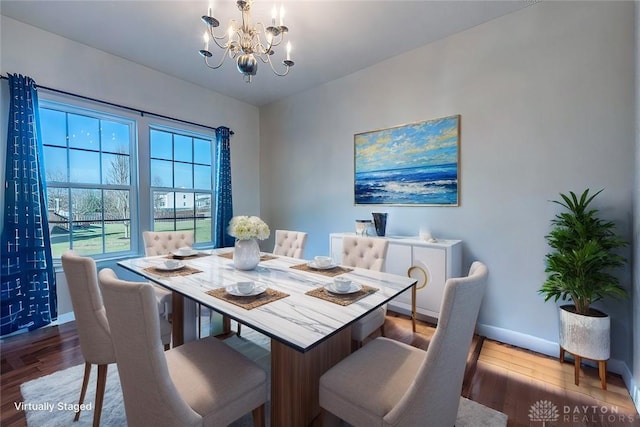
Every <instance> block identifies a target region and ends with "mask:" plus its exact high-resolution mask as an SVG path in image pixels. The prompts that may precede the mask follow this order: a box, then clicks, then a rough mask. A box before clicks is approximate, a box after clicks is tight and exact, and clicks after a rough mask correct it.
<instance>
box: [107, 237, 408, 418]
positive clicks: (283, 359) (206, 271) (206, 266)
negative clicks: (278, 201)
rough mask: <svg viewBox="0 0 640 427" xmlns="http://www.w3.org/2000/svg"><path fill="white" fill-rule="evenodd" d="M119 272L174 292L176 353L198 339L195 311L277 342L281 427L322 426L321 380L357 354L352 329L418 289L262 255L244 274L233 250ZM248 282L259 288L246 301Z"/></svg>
mask: <svg viewBox="0 0 640 427" xmlns="http://www.w3.org/2000/svg"><path fill="white" fill-rule="evenodd" d="M170 259H172V260H170ZM168 261H169V262H168ZM175 261H178V262H177V263H176V262H175ZM118 265H119V266H121V267H122V268H124V269H126V270H129V271H131V272H133V273H135V274H137V275H140V276H142V277H144V278H146V279H148V280H149V281H151V282H153V283H155V284H157V285H160V286H162V287H164V288H166V289H168V290H171V291H172V293H173V294H172V310H173V311H172V328H173V338H172V340H173V345H174V346H178V345H181V344H182V343H184V342H185V341H189V340H193V339H196V338H197V337H196V334H195V329H196V326H195V318H196V316H195V309H185V307H194V306H195V303H197V304H201V305H203V306H205V307H208V308H210V309H212V310H214V311H216V312H218V313H220V314H222V315H223V318H230V319H234V320H236V321H237V322H239V323H240V324H242V325H246V326H248V327H250V328H252V329H254V330H256V331H258V332H260V333H262V334H264V335H266V336H268V337H269V338H270V339H271V395H270V400H271V415H270V416H271V425H272V426H278V427H289V426H290V427H301V426H309V425H318V423H319V419H320V417H319V414H320V412H321V411H320V406H319V380H320V376H322V374H323V373H324V372H326V371H327V370H328V369H329V368H331V367H332V366H334V365H335V364H337V363H338V362H339V361H340V360H342V359H343V358H345V357H347V356H348V355H349V354H350V353H351V351H352V349H351V325H352V324H353V323H354V322H356V321H357V320H358V319H361V318H363V317H364V316H366V315H367V314H368V313H370V312H372V311H373V310H375V309H376V308H378V307H380V306H382V305H384V304H386V303H387V302H389V301H390V300H391V299H393V298H394V297H396V296H397V295H399V294H401V293H402V292H404V291H406V290H408V289H410V288H411V287H415V285H416V280H415V279H413V278H411V277H408V276H400V275H395V274H389V273H385V272H378V271H372V270H367V269H362V268H354V267H347V266H341V265H335V264H330V265H329V266H322V267H320V266H317V265H315V264H314V262H313V260H312V261H309V260H304V259H297V258H290V257H285V256H278V255H273V254H268V253H262V254H261V261H260V263H259V264H258V266H257V267H256V268H255V269H253V270H239V269H236V268H235V267H234V264H233V248H220V249H213V250H204V251H197V252H194V253H193V254H191V255H189V256H177V255H175V254H173V255H172V254H170V255H161V256H153V257H140V258H133V259H127V260H122V261H119V262H118ZM335 277H341V278H345V279H347V280H351V287H350V288H349V289H348V290H347V291H344V292H340V291H338V290H337V289H336V288H335V287H334V278H335ZM240 282H253V284H254V286H255V288H254V289H253V291H251V292H250V293H249V294H248V295H245V294H243V293H242V292H240V290H239V289H238V284H239V283H240Z"/></svg>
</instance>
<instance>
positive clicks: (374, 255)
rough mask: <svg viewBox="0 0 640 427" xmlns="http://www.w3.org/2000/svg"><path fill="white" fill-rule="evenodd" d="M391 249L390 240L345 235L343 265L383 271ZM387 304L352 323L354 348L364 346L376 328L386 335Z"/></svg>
mask: <svg viewBox="0 0 640 427" xmlns="http://www.w3.org/2000/svg"><path fill="white" fill-rule="evenodd" d="M388 249H389V241H388V240H386V239H379V238H375V237H355V236H345V237H344V238H343V239H342V262H341V263H342V265H345V266H348V267H360V268H366V269H369V270H375V271H382V269H383V268H384V260H385V258H386V256H387V250H388ZM386 314H387V306H386V304H385V305H383V306H382V307H378V308H376V309H375V310H374V311H372V312H371V313H369V314H367V315H366V316H365V317H363V318H362V319H360V320H357V321H356V322H354V323H352V324H351V341H352V342H353V343H354V345H353V347H354V349H358V348H360V347H362V341H364V339H365V338H366V337H368V336H369V335H371V334H372V333H373V332H375V331H376V330H380V334H381V335H382V336H384V319H385V316H386Z"/></svg>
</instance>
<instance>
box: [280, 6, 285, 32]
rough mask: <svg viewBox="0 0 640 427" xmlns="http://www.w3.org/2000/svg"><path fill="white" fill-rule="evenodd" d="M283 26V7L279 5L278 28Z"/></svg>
mask: <svg viewBox="0 0 640 427" xmlns="http://www.w3.org/2000/svg"><path fill="white" fill-rule="evenodd" d="M283 25H284V5H280V26H281V27H282V26H283Z"/></svg>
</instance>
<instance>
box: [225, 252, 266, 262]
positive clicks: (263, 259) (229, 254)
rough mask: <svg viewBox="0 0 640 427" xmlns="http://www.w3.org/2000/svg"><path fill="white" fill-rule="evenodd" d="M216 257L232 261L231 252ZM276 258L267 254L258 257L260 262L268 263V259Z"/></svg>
mask: <svg viewBox="0 0 640 427" xmlns="http://www.w3.org/2000/svg"><path fill="white" fill-rule="evenodd" d="M218 256H221V257H222V258H228V259H233V251H231V252H225V253H223V254H218ZM276 258H278V257H277V256H273V255H269V254H262V255H260V261H269V260H270V259H276Z"/></svg>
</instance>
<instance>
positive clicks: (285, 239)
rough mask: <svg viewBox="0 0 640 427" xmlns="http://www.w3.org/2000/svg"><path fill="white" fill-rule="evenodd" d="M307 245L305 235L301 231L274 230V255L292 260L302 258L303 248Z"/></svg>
mask: <svg viewBox="0 0 640 427" xmlns="http://www.w3.org/2000/svg"><path fill="white" fill-rule="evenodd" d="M306 244H307V233H304V232H302V231H288V230H276V244H275V246H274V247H273V253H274V254H275V255H283V256H288V257H292V258H303V257H304V246H305V245H306Z"/></svg>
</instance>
